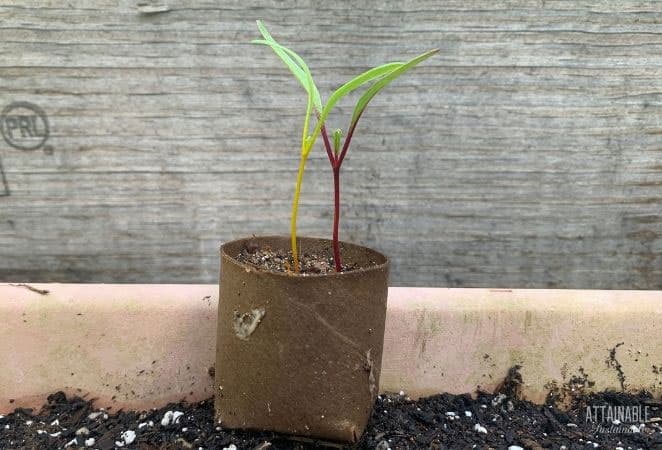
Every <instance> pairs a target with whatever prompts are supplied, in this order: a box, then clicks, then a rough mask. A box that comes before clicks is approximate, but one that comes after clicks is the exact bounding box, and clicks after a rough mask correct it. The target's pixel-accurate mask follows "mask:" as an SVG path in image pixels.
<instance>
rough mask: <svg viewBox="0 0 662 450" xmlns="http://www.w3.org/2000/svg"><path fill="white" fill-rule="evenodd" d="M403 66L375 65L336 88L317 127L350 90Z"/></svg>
mask: <svg viewBox="0 0 662 450" xmlns="http://www.w3.org/2000/svg"><path fill="white" fill-rule="evenodd" d="M402 66H403V63H401V62H393V63H388V64H383V65H381V66H378V67H374V68H372V69H370V70H368V71H366V72H363V73H362V74H361V75H358V76H356V77H354V78H352V79H351V80H350V81H348V82H347V83H345V84H343V85H342V86H340V87H339V88H338V89H336V90H335V91H334V92H333V94H331V97H329V100H328V101H327V102H326V105H324V109H323V110H322V114H321V115H320V118H319V121H318V126H317V128H320V127H321V124H323V123H324V122H325V121H326V119H327V118H328V116H329V114H330V113H331V110H332V109H333V107H334V106H335V105H336V103H337V102H338V101H339V100H340V99H341V98H343V97H344V96H346V95H347V94H349V93H350V92H352V91H354V90H356V89H358V88H360V87H361V86H363V85H364V84H366V83H369V82H371V81H373V80H374V79H376V78H380V77H383V76H385V75H387V74H389V73H391V72H393V71H394V70H396V69H398V68H400V67H402ZM317 128H316V129H315V132H314V133H313V136H315V135H316V133H318V132H319V130H318V129H317Z"/></svg>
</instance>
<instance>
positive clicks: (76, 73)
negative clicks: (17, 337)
mask: <svg viewBox="0 0 662 450" xmlns="http://www.w3.org/2000/svg"><path fill="white" fill-rule="evenodd" d="M146 8H151V9H152V10H162V12H158V13H151V14H147V13H145V11H147V9H146ZM257 18H262V19H264V20H265V21H266V23H267V24H268V25H269V27H270V29H271V31H272V33H273V34H274V36H275V37H277V38H279V39H280V40H282V41H283V42H285V43H287V44H289V45H291V46H292V47H293V48H294V49H296V50H297V51H299V52H300V53H301V54H302V55H303V56H304V57H305V58H306V59H307V60H308V62H309V64H310V66H311V67H312V69H313V72H314V74H315V76H316V78H317V82H318V85H319V86H320V89H321V91H322V93H323V96H324V94H325V93H326V96H328V93H329V92H330V90H332V89H333V88H335V87H337V86H338V85H339V84H340V83H341V82H343V81H345V80H347V79H348V78H349V77H351V76H352V75H354V74H356V73H358V72H359V71H362V70H365V69H367V68H368V67H369V66H373V65H377V64H380V63H382V62H386V61H389V60H394V59H395V60H400V59H404V58H407V57H410V56H413V55H415V54H417V53H418V52H421V51H424V50H426V49H429V48H432V47H439V48H440V49H441V54H440V55H439V56H437V57H436V58H434V59H432V60H430V61H429V62H427V63H426V64H425V65H424V66H421V67H420V68H418V69H417V70H416V71H415V72H413V73H411V74H410V75H409V76H406V77H404V78H402V79H401V80H399V81H397V82H396V83H395V84H394V85H393V86H391V87H390V88H389V89H388V90H387V91H385V92H384V93H382V94H381V95H380V96H379V97H377V98H376V99H375V100H374V103H373V104H372V106H371V107H370V108H369V109H368V111H367V112H366V114H365V116H364V118H363V123H362V124H361V125H360V128H359V130H358V132H357V133H358V135H357V137H356V139H355V140H354V146H353V148H352V150H351V152H350V155H349V158H348V160H347V161H346V163H345V166H344V172H343V218H342V231H341V233H342V237H343V238H344V239H346V240H351V241H356V242H360V243H364V244H367V245H370V246H374V247H376V248H379V249H381V250H383V251H384V252H386V253H387V254H388V255H390V257H391V258H392V261H393V274H392V284H393V285H427V286H489V287H540V288H542V287H567V288H570V287H572V288H604V289H611V288H623V289H625V288H627V289H662V141H661V140H662V2H643V1H641V2H639V1H632V0H620V1H607V0H604V1H598V0H596V1H572V2H571V1H550V0H542V1H496V2H495V1H477V0H453V1H443V2H442V1H431V0H425V1H413V0H405V1H403V0H387V1H384V0H380V1H352V2H346V1H340V0H326V1H312V0H309V1H285V2H280V1H265V2H258V1H254V0H242V1H239V0H232V1H223V2H218V1H215V0H213V1H212V0H194V1H184V0H163V1H160V2H158V3H148V4H147V6H144V5H143V6H140V5H139V4H138V0H136V1H126V0H124V1H120V2H117V1H110V0H99V1H73V2H61V1H38V2H37V1H34V2H27V1H25V2H23V1H11V0H9V1H7V0H5V1H3V2H1V4H0V108H4V107H5V106H6V105H8V104H9V103H11V102H14V101H28V102H32V103H34V104H37V105H39V106H40V107H41V108H43V110H44V111H45V112H46V114H47V115H48V119H49V122H50V127H51V133H50V137H49V139H48V145H50V146H52V150H53V151H52V154H49V153H50V152H44V151H43V149H42V150H34V151H26V150H19V149H16V148H13V147H10V146H8V145H6V143H5V142H4V141H0V159H1V160H2V165H3V166H4V171H5V175H6V178H7V183H8V185H9V188H10V192H11V195H9V196H3V197H0V280H3V281H74V282H83V281H95V282H111V281H112V282H161V283H163V282H184V283H185V282H214V281H215V280H216V279H217V270H218V258H217V249H218V246H219V244H220V243H221V242H222V241H225V240H228V239H231V238H235V237H242V236H246V235H250V234H251V233H256V234H260V233H271V234H274V233H282V234H285V233H287V231H288V220H289V207H290V202H291V196H292V188H293V184H294V175H295V171H296V167H297V157H298V150H297V139H298V137H299V135H300V126H301V118H302V112H303V109H304V108H305V98H304V97H303V96H302V94H301V89H300V88H299V86H298V85H297V84H296V83H295V82H294V81H293V79H292V77H291V75H290V74H289V73H288V72H287V71H286V70H285V69H284V68H283V67H282V66H281V63H280V62H279V61H278V60H277V59H276V58H275V56H274V55H272V54H271V53H270V52H269V51H268V50H267V49H265V48H261V47H258V46H254V45H251V44H249V43H248V42H249V40H250V39H252V38H255V37H256V36H257V31H256V28H255V24H254V20H255V19H257ZM351 107H352V105H351V104H350V103H349V102H348V103H344V104H343V107H342V108H340V109H339V110H338V114H336V115H334V116H333V117H332V120H331V125H332V126H342V127H345V126H346V123H347V120H348V115H349V114H350V113H351ZM331 187H332V182H331V173H330V170H329V167H328V162H327V161H326V156H325V154H324V152H323V151H322V149H321V146H318V148H317V149H316V150H315V151H314V154H313V156H312V157H311V160H310V162H309V165H308V168H307V172H306V178H305V184H304V191H303V197H302V203H301V216H300V222H299V228H300V231H301V233H302V234H306V235H319V236H328V235H329V234H330V226H331V212H332V209H331V205H332V199H331Z"/></svg>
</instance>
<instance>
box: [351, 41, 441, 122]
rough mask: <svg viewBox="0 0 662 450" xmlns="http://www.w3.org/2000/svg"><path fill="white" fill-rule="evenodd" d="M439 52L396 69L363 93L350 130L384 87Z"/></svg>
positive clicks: (412, 60)
mask: <svg viewBox="0 0 662 450" xmlns="http://www.w3.org/2000/svg"><path fill="white" fill-rule="evenodd" d="M438 51H439V49H438V48H435V49H434V50H430V51H428V52H425V53H423V54H421V55H418V56H417V57H415V58H413V59H411V60H409V61H408V62H406V63H404V64H402V65H401V66H400V67H398V68H396V69H394V70H393V71H392V72H391V73H389V74H388V75H385V76H384V77H383V78H381V79H379V80H377V81H376V82H375V84H373V85H372V86H370V87H369V88H368V90H367V91H365V92H364V93H363V95H362V96H361V98H359V101H358V102H357V103H356V107H355V108H354V113H353V114H352V122H351V124H350V128H351V127H352V126H354V125H355V124H356V121H357V120H359V117H361V114H363V111H364V110H365V108H366V107H367V106H368V103H369V102H370V100H372V98H373V97H374V96H375V95H377V93H378V92H379V91H381V90H382V89H383V88H384V87H386V86H387V85H388V84H389V83H390V82H391V81H393V80H395V79H396V78H398V77H399V76H400V75H402V74H403V73H405V72H407V71H408V70H409V69H411V68H413V67H414V66H416V65H417V64H419V63H421V62H423V61H425V60H426V59H428V58H429V57H430V56H432V55H434V54H435V53H437V52H438Z"/></svg>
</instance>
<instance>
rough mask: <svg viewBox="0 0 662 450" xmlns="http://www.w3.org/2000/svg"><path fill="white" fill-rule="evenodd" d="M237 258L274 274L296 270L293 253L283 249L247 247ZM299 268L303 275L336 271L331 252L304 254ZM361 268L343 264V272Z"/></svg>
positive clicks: (300, 259)
mask: <svg viewBox="0 0 662 450" xmlns="http://www.w3.org/2000/svg"><path fill="white" fill-rule="evenodd" d="M236 258H237V260H238V261H240V262H243V263H246V264H251V265H253V266H255V267H257V268H259V269H262V270H268V271H272V272H285V273H291V272H292V270H293V268H294V262H293V259H292V252H291V251H287V252H285V251H284V250H282V249H276V250H274V249H272V248H269V247H264V248H259V247H258V246H257V245H256V246H247V247H244V248H243V249H242V250H241V253H239V255H237V257H236ZM299 266H300V267H299V271H300V273H301V274H303V275H311V274H327V273H335V271H336V269H335V266H334V262H333V255H332V254H331V251H330V250H329V252H328V254H318V253H306V252H304V253H302V254H301V256H300V258H299ZM359 268H360V267H358V266H357V265H355V264H349V265H346V264H344V263H343V264H342V271H341V272H350V271H352V270H357V269H359Z"/></svg>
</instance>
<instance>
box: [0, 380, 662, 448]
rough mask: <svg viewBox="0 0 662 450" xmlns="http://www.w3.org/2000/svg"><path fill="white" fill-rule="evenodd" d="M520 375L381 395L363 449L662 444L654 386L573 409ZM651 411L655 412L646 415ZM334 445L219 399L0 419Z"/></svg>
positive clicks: (20, 432) (121, 440)
mask: <svg viewBox="0 0 662 450" xmlns="http://www.w3.org/2000/svg"><path fill="white" fill-rule="evenodd" d="M511 378H512V377H511ZM516 381H517V380H515V381H514V383H515V384H513V382H512V380H511V382H509V383H510V384H508V383H504V387H505V388H506V389H504V390H503V391H502V392H501V393H499V394H484V393H479V394H478V397H477V398H476V399H472V398H471V397H470V396H469V395H450V394H441V395H435V396H432V397H428V398H425V399H421V400H419V401H413V400H410V399H409V398H407V397H406V396H405V395H382V396H380V397H379V398H378V400H377V403H376V405H375V409H374V412H373V415H372V418H371V420H370V424H369V426H368V429H367V431H366V433H365V434H364V436H363V437H362V439H361V441H360V443H359V444H358V445H357V446H356V447H355V448H358V449H379V450H386V449H388V448H391V449H471V448H478V449H488V448H492V449H505V448H509V447H511V446H517V447H511V450H519V448H525V449H540V448H551V449H562V448H564V447H563V446H565V448H566V449H569V450H570V449H595V448H609V449H618V448H619V447H620V448H622V449H640V448H641V449H662V419H660V416H662V402H660V401H656V400H653V399H652V398H651V397H650V396H648V395H646V394H642V395H638V396H632V395H626V394H622V393H615V392H614V393H610V392H606V393H601V394H590V395H583V394H582V395H581V396H577V397H574V398H573V399H572V401H571V405H570V409H569V410H567V411H562V410H559V409H557V408H556V407H553V406H552V405H545V406H541V405H533V404H531V403H529V402H527V401H521V400H518V399H517V395H516V392H517V390H518V389H517V386H516V384H517V383H516ZM509 390H510V394H509V395H507V394H506V392H508V391H509ZM401 394H402V393H401ZM603 405H606V406H612V407H617V406H626V405H630V406H631V407H637V408H642V413H641V414H642V418H640V419H639V420H636V421H634V422H632V423H625V422H623V423H622V424H620V425H619V426H615V425H613V424H612V423H611V422H604V421H601V420H600V418H599V417H598V421H596V422H593V421H590V420H587V414H586V408H587V406H589V407H598V408H599V407H601V406H603ZM646 407H647V410H645V409H644V408H646ZM643 411H647V415H648V421H647V422H646V423H644V422H645V418H644V417H643V414H644V413H643ZM633 426H634V427H635V428H636V429H637V431H636V432H634V431H633V429H632V428H631V427H633ZM600 427H602V428H600ZM92 439H93V440H94V441H92ZM86 440H87V444H89V446H86ZM325 445H328V443H322V442H316V441H313V440H306V439H299V440H295V439H293V438H289V437H286V436H280V435H275V434H273V433H251V432H241V431H232V430H225V429H223V427H222V424H221V426H218V425H217V424H216V423H214V420H213V404H212V401H211V400H208V401H204V402H202V403H199V404H193V405H186V404H172V405H168V406H167V407H165V408H161V409H158V410H151V411H146V412H133V411H128V412H127V411H119V412H117V413H114V414H111V413H109V412H107V411H99V410H95V409H93V407H92V405H91V404H90V403H89V402H88V401H86V400H83V399H81V398H76V397H74V398H69V399H67V398H66V397H65V396H64V394H62V393H57V394H53V395H51V396H50V397H49V398H48V404H47V405H46V406H44V408H43V409H42V411H41V412H39V413H38V414H36V415H32V414H31V412H30V411H26V410H21V409H18V410H16V411H15V412H14V413H12V414H10V415H8V416H7V417H4V418H1V419H0V448H2V449H60V448H97V449H101V450H110V449H114V448H123V449H141V450H147V449H189V448H192V449H200V448H203V449H219V450H220V449H232V450H234V449H235V448H236V449H308V448H320V447H323V446H325ZM335 447H339V446H337V445H336V446H335Z"/></svg>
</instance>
